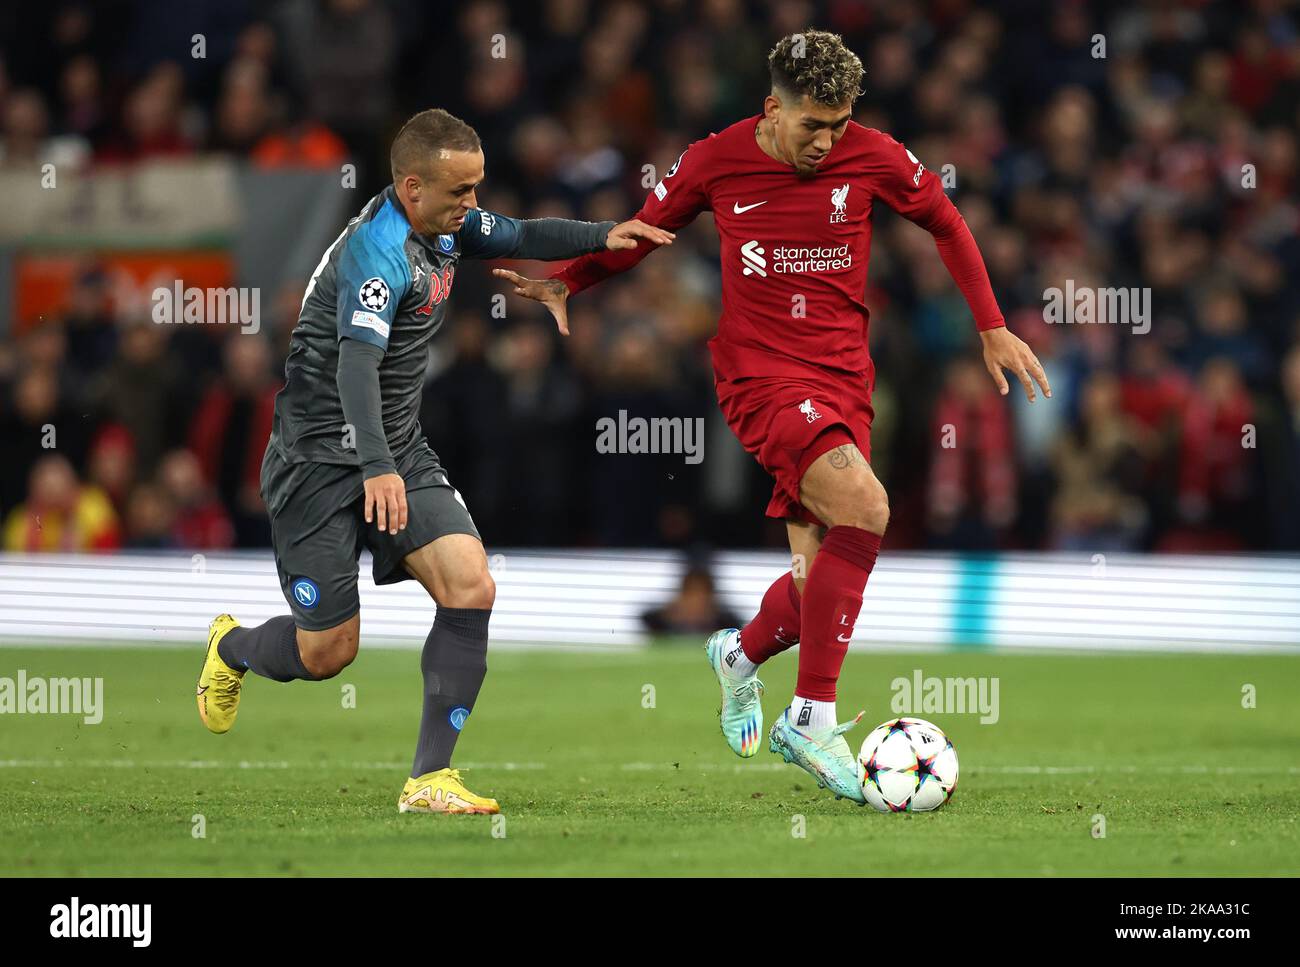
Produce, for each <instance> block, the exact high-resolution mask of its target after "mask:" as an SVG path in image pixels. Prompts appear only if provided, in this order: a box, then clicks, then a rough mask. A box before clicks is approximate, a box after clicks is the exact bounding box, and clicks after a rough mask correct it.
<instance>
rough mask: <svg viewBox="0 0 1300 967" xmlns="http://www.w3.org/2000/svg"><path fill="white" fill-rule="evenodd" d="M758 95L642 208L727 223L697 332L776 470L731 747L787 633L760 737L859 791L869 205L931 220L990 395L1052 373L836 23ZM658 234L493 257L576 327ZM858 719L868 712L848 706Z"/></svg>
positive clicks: (790, 44)
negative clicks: (851, 678) (551, 265)
mask: <svg viewBox="0 0 1300 967" xmlns="http://www.w3.org/2000/svg"><path fill="white" fill-rule="evenodd" d="M768 63H769V67H770V69H771V76H772V89H771V93H770V94H769V95H768V96H767V98H766V99H765V101H764V103H763V113H762V114H761V115H758V116H756V117H749V118H745V119H744V120H743V121H740V122H738V123H736V124H733V125H732V126H731V127H729V128H727V129H725V130H723V131H721V132H719V133H717V134H713V135H710V136H709V137H708V138H705V139H704V140H701V141H697V142H695V143H694V144H692V145H691V146H690V147H689V148H687V149H686V151H684V152H683V153H682V155H681V157H680V158H678V159H677V163H676V164H674V165H673V166H672V168H671V169H670V170H669V171H668V172H667V173H666V174H665V175H664V178H663V180H662V181H660V182H659V184H657V185H656V186H655V188H654V190H653V192H652V193H651V194H650V196H649V197H648V198H647V199H646V202H645V205H644V206H643V207H642V208H641V210H640V211H639V212H638V213H637V215H636V218H638V219H640V220H641V221H643V222H646V223H648V224H650V225H655V226H658V227H660V228H663V229H666V230H668V231H670V232H671V231H674V230H676V229H678V228H681V227H682V226H683V225H686V224H687V223H688V222H690V221H691V220H692V219H694V218H695V216H696V215H698V214H699V213H700V212H702V211H712V212H713V217H714V223H715V224H716V226H717V230H718V235H719V237H720V239H721V243H722V247H721V268H722V316H721V319H720V320H719V322H718V332H717V335H716V336H714V338H713V339H711V340H710V341H709V348H710V351H711V353H712V357H713V367H714V376H715V381H716V386H717V393H718V403H719V405H720V406H721V408H722V412H723V415H724V416H725V417H726V419H727V423H728V425H729V426H730V427H731V429H732V431H733V432H734V433H735V434H736V436H737V438H739V440H740V442H741V443H742V444H743V445H744V447H745V449H746V450H748V451H749V452H750V453H751V454H753V455H754V456H755V457H756V458H757V459H758V461H759V463H760V464H762V466H763V467H764V469H766V470H767V471H768V472H769V473H770V474H771V475H772V477H773V478H774V480H775V486H774V488H773V492H772V500H771V502H770V503H769V504H768V507H767V515H768V516H769V517H779V518H783V519H784V520H785V521H786V526H787V530H788V534H789V539H790V550H791V552H792V555H793V562H794V567H793V568H792V570H791V571H787V572H786V573H785V574H783V575H782V576H781V577H780V578H778V579H777V581H776V583H774V584H773V585H772V586H771V588H770V589H769V590H768V591H767V593H766V595H764V597H763V603H762V607H761V609H760V611H759V613H758V615H757V616H756V617H755V618H754V619H753V620H752V621H751V622H750V623H749V624H748V625H746V626H745V628H743V629H741V630H739V631H738V630H737V629H734V628H729V629H725V630H723V631H719V632H717V633H716V634H714V635H713V636H712V637H711V638H710V639H709V643H708V647H707V651H708V655H709V660H710V663H711V664H712V666H713V669H714V673H715V674H716V675H717V678H718V682H719V684H720V686H721V689H722V711H721V719H722V731H723V734H724V735H725V736H726V738H727V741H728V744H729V745H730V746H731V748H732V750H733V751H734V752H736V753H737V754H738V755H740V756H744V757H749V756H752V755H754V753H755V752H757V751H758V745H759V737H760V734H761V732H762V727H763V718H762V714H763V713H762V706H761V702H760V698H761V695H762V691H763V685H762V682H761V681H759V679H758V674H757V673H758V667H759V666H760V665H761V664H762V663H763V662H764V661H766V660H767V659H769V658H771V657H772V656H773V655H775V654H777V653H779V652H781V651H783V650H785V649H786V648H789V647H790V646H792V645H794V644H796V643H798V644H799V645H800V648H799V673H798V680H797V682H796V685H795V694H794V699H793V701H792V702H791V703H790V705H789V707H788V708H786V710H785V711H784V712H783V713H782V715H780V716H779V717H778V719H777V721H776V722H775V724H774V725H773V726H772V729H771V732H770V734H769V747H770V748H771V750H772V751H773V752H777V753H779V754H781V755H783V756H784V757H785V759H786V760H787V761H790V762H793V763H795V764H796V765H798V766H800V767H801V768H803V769H805V770H807V771H808V772H809V773H811V774H812V775H813V777H814V778H815V779H817V781H818V783H819V784H821V785H823V786H828V787H830V789H831V791H832V792H834V793H835V794H836V795H837V796H845V797H848V798H851V799H854V800H856V801H857V802H863V801H864V797H863V792H862V774H861V766H860V764H859V763H858V761H857V757H856V756H855V755H854V754H853V752H852V751H851V750H850V749H849V746H848V743H847V741H846V740H845V739H844V738H843V733H844V732H846V731H847V730H848V729H849V728H851V727H852V726H853V725H854V724H855V723H856V722H857V719H856V718H855V719H853V720H852V721H850V722H847V723H845V724H843V725H838V724H837V717H836V711H835V687H836V682H837V680H838V678H839V674H840V667H841V665H842V664H843V661H844V656H845V653H846V652H847V650H848V645H849V641H850V638H851V637H852V634H853V627H854V624H855V623H856V622H857V620H858V613H859V611H860V610H861V607H862V595H863V591H864V590H865V587H866V584H867V578H868V577H869V576H870V574H871V569H872V567H873V566H874V565H875V563H876V555H877V552H878V551H879V550H880V542H881V538H882V536H883V535H884V533H885V526H886V524H887V523H888V521H889V503H888V500H887V498H886V495H885V489H884V487H883V486H881V484H880V481H879V480H877V479H876V476H875V474H874V473H873V472H872V470H871V464H870V458H871V420H872V415H873V414H872V409H871V388H872V384H873V382H874V376H875V372H874V367H873V365H872V361H871V357H870V355H869V353H868V351H867V323H868V318H869V312H868V310H867V306H866V305H865V303H864V302H863V298H864V296H865V294H866V286H867V260H868V256H869V253H870V248H871V213H872V209H873V207H874V206H875V205H877V204H880V205H885V206H887V207H889V208H892V209H893V210H894V211H896V212H898V213H899V214H900V215H902V216H904V217H905V218H908V219H910V220H911V221H913V222H915V223H916V224H918V225H920V226H921V227H923V228H925V229H927V230H928V231H929V232H930V233H931V234H932V235H933V236H934V239H935V244H936V246H937V247H938V250H939V255H940V257H941V258H942V260H943V262H944V265H945V266H947V268H948V271H949V272H950V273H951V275H952V277H953V279H954V281H956V283H957V285H958V287H959V288H960V289H961V292H962V294H963V295H964V296H965V298H966V302H967V304H968V305H969V306H970V309H971V312H972V314H973V315H974V317H975V323H976V326H977V328H978V329H979V333H980V338H981V340H982V341H983V344H984V361H985V364H986V365H987V367H988V370H989V373H990V374H991V375H992V377H993V379H994V380H995V381H996V383H997V385H998V387H999V389H1000V390H1001V392H1002V393H1004V394H1005V393H1006V392H1007V390H1008V386H1007V382H1006V379H1005V377H1004V375H1003V372H1002V371H1003V368H1006V369H1009V370H1010V371H1011V372H1012V373H1013V374H1014V375H1015V376H1016V377H1018V378H1019V380H1020V382H1021V384H1022V385H1023V386H1024V390H1025V393H1026V394H1027V395H1028V397H1029V399H1030V400H1033V399H1034V397H1035V390H1034V381H1037V383H1038V384H1039V385H1040V386H1041V387H1042V390H1043V392H1044V393H1045V394H1046V395H1048V396H1050V395H1051V389H1050V388H1049V386H1048V383H1047V378H1046V376H1045V375H1044V373H1043V369H1042V367H1041V366H1040V365H1039V362H1038V360H1037V359H1036V358H1035V357H1034V354H1033V353H1032V352H1031V351H1030V350H1029V347H1028V346H1026V345H1025V344H1024V343H1023V342H1022V341H1021V340H1020V339H1018V338H1017V337H1016V336H1014V335H1012V334H1011V333H1010V332H1008V331H1007V329H1006V324H1005V322H1004V320H1003V318H1002V314H1001V312H1000V311H999V310H998V305H997V301H996V299H995V298H994V296H993V291H992V288H991V287H990V285H989V280H988V273H987V272H986V271H985V268H984V262H983V260H982V258H981V257H980V253H979V249H978V248H977V246H976V244H975V240H974V239H973V238H972V236H971V233H970V229H968V228H967V226H966V223H965V221H964V220H963V219H962V217H961V215H960V213H959V212H958V211H957V209H956V207H955V206H954V205H953V204H952V202H951V201H949V200H948V198H947V196H946V195H945V194H944V192H943V188H942V186H941V184H940V181H939V179H938V178H937V177H935V175H934V174H933V173H932V172H930V171H928V170H927V169H926V168H925V166H924V165H922V164H921V163H920V162H919V161H918V160H917V159H916V157H915V156H913V155H912V153H911V152H910V151H908V150H907V149H906V148H905V147H904V146H903V145H901V144H899V143H898V142H897V141H895V140H894V139H893V138H891V137H890V136H889V135H887V134H884V133H882V132H880V131H876V130H874V129H871V128H866V127H862V126H861V125H859V124H856V123H855V122H853V121H852V120H850V116H851V113H852V107H853V101H854V99H855V98H856V97H857V96H858V94H859V93H860V87H861V82H862V74H863V70H862V63H861V61H860V60H859V59H858V57H857V56H856V55H855V54H854V53H853V52H852V51H850V50H849V49H848V48H847V47H845V46H844V43H843V41H842V40H841V39H840V38H839V37H838V36H837V35H835V34H831V33H826V32H823V31H818V30H809V31H806V32H804V33H802V34H792V35H791V36H789V37H786V38H784V39H783V40H781V42H780V43H778V44H777V45H776V47H775V48H774V49H773V50H772V52H771V55H770V56H769V58H768ZM655 247H656V246H655V245H654V244H652V243H648V242H646V241H641V242H640V243H639V244H638V246H637V248H635V249H629V250H627V251H622V252H602V253H598V254H595V255H587V256H583V257H582V258H580V259H578V260H577V261H575V262H573V263H571V264H570V265H568V266H567V267H566V268H565V269H564V270H563V271H561V272H559V273H558V274H557V275H555V276H554V277H552V278H550V279H545V280H534V279H525V278H523V277H521V276H519V275H517V274H515V273H513V272H510V271H508V270H503V269H499V270H497V273H496V274H497V275H499V276H501V277H503V278H506V279H509V280H510V281H512V282H513V283H514V284H515V291H516V292H517V293H518V294H520V295H524V296H527V297H529V298H533V299H536V300H537V301H539V302H542V303H543V304H545V305H546V306H547V308H548V309H550V311H551V313H552V314H553V315H554V316H555V317H556V321H557V323H558V324H559V327H560V331H561V332H562V333H567V332H568V327H567V315H566V300H567V299H568V297H569V295H570V294H572V293H576V292H580V291H582V290H583V289H585V288H587V287H589V286H591V285H594V284H596V283H597V282H600V281H601V280H602V279H606V278H608V277H610V276H611V275H614V274H616V273H618V272H622V271H625V270H627V269H629V268H631V267H632V266H634V265H636V264H637V262H639V261H640V260H641V259H642V258H644V257H645V256H646V255H648V254H649V253H650V252H651V251H652V250H653V249H654V248H655ZM858 717H859V718H860V717H861V713H859V716H858Z"/></svg>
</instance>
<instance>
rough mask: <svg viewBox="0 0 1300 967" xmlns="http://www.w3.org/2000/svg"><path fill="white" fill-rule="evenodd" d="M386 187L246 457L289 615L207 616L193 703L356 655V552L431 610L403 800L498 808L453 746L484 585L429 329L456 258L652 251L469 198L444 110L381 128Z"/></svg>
mask: <svg viewBox="0 0 1300 967" xmlns="http://www.w3.org/2000/svg"><path fill="white" fill-rule="evenodd" d="M391 162H392V169H393V184H392V185H390V186H389V187H387V188H385V189H384V190H383V191H382V192H380V193H379V194H378V195H376V196H375V197H374V198H372V199H370V201H368V202H367V203H366V206H365V207H364V208H363V209H362V210H361V213H360V214H359V215H357V216H356V217H355V218H353V219H352V220H351V221H350V222H348V225H347V227H346V228H345V229H344V230H343V232H342V234H341V235H339V237H338V238H337V239H335V240H334V243H333V244H332V245H331V246H330V247H329V249H327V250H326V252H325V254H324V256H322V258H321V260H320V264H319V265H317V267H316V271H315V273H313V275H312V277H311V281H310V282H309V283H308V285H307V291H306V294H305V295H304V297H303V302H302V311H301V313H300V315H299V317H298V324H297V326H295V327H294V330H293V335H292V339H291V343H290V349H289V358H288V361H287V362H286V363H285V377H286V383H285V387H284V389H282V390H281V391H280V393H279V395H278V396H277V397H276V401H275V419H274V423H273V426H272V430H271V439H270V441H269V443H268V444H267V448H266V455H265V457H264V458H263V461H262V496H263V499H264V500H265V501H266V506H267V510H268V512H269V514H270V516H271V533H272V541H273V543H274V545H275V562H276V568H277V570H278V571H279V576H280V586H281V588H282V590H283V591H284V596H285V599H286V600H287V601H288V602H289V606H290V608H291V610H292V612H293V613H292V614H291V615H283V616H280V617H276V618H272V619H271V620H269V621H267V622H265V623H264V624H261V625H258V626H257V627H255V628H244V627H241V626H240V624H239V622H238V621H236V620H235V619H234V618H233V617H231V616H230V615H220V616H218V617H217V618H215V619H214V620H213V621H212V624H211V625H210V626H209V631H208V642H207V654H206V657H205V659H204V664H203V670H202V673H201V674H200V676H199V682H198V695H197V700H198V708H199V716H200V717H201V718H202V720H203V723H204V725H206V726H207V727H208V729H209V730H211V731H213V732H218V733H220V732H226V731H229V729H230V727H231V726H232V725H233V724H234V721H235V715H236V713H237V711H238V708H239V697H240V689H241V686H242V683H243V677H244V675H245V673H246V672H247V671H250V670H251V671H253V672H254V673H256V674H258V675H261V676H263V677H265V678H270V679H273V680H275V681H279V682H287V681H293V680H294V679H304V680H308V681H319V680H321V679H326V678H331V677H333V676H334V675H337V674H338V673H339V672H340V671H342V670H343V669H344V668H345V667H347V666H348V665H349V664H350V663H351V662H352V660H353V659H354V658H355V657H356V654H357V645H358V641H359V636H360V628H361V615H360V599H359V597H358V594H357V560H358V557H359V556H360V553H361V549H362V548H363V547H368V548H369V549H370V551H371V553H372V554H373V556H374V578H375V583H376V584H393V583H396V582H398V581H405V580H408V579H411V578H414V579H415V580H417V581H419V582H420V584H421V585H422V586H423V587H424V589H425V590H426V591H428V592H429V595H430V596H431V597H432V598H433V600H434V601H435V602H436V603H437V613H436V616H435V618H434V622H433V629H432V631H430V632H429V637H428V639H427V640H426V641H425V644H424V652H423V655H422V657H421V662H420V664H421V667H422V669H423V672H424V691H425V695H424V711H423V715H422V718H421V722H420V732H419V738H418V741H417V744H416V752H415V759H414V762H413V764H412V767H411V777H410V779H409V780H408V781H407V783H406V786H405V788H404V789H403V791H402V795H401V797H400V798H399V799H398V809H399V810H400V811H402V812H408V811H414V812H454V813H465V812H468V813H495V812H498V811H499V808H498V805H497V802H496V800H494V799H490V798H487V797H484V796H479V795H476V794H474V793H472V792H470V791H469V790H468V789H466V788H465V785H464V783H463V782H462V781H461V777H460V774H459V772H458V771H457V770H455V769H452V768H451V755H452V751H453V749H454V747H455V744H456V739H457V737H458V736H459V734H460V731H461V729H462V728H463V727H464V725H465V720H466V718H467V717H468V716H469V714H470V712H471V711H472V710H473V708H474V701H475V699H476V698H477V696H478V692H479V688H480V687H481V686H482V684H483V678H484V676H485V674H486V673H487V634H488V619H489V617H490V615H491V612H492V605H493V602H494V599H495V594H496V588H495V585H494V583H493V581H492V577H491V575H490V574H489V573H488V566H487V555H486V554H485V553H484V550H483V544H482V541H481V539H480V537H479V533H478V530H477V529H476V528H475V526H474V521H473V520H472V519H471V517H470V514H469V511H468V510H467V508H466V505H465V501H464V500H463V498H462V497H461V495H460V493H459V492H457V491H456V489H455V488H454V487H453V486H452V485H451V483H450V482H449V480H448V478H447V474H446V472H445V471H444V470H443V468H442V465H441V463H440V462H439V460H438V457H437V455H436V454H435V453H434V451H433V450H432V449H431V448H430V447H429V444H428V443H427V442H426V440H425V437H424V433H423V431H422V430H421V428H420V422H419V419H418V414H419V407H420V396H421V391H422V389H423V383H424V372H425V368H426V363H427V358H428V346H429V340H430V339H431V338H432V337H433V334H434V333H435V332H437V331H438V328H439V327H440V326H441V325H442V321H443V318H444V315H445V313H446V309H447V300H448V297H449V296H450V295H451V289H452V284H453V281H454V279H455V274H456V266H457V264H458V263H459V262H460V260H461V259H463V258H478V259H497V258H520V259H544V260H556V259H571V258H574V257H576V256H579V255H583V254H586V253H590V252H597V251H602V250H605V249H630V248H635V247H636V244H637V240H638V239H640V238H644V239H646V240H648V241H651V242H653V243H655V244H668V243H671V242H672V240H673V235H672V233H671V232H667V231H665V230H663V229H660V228H655V227H653V226H650V225H646V224H644V223H642V222H640V221H637V220H635V219H634V220H632V221H627V222H623V223H621V224H617V225H616V224H615V223H613V222H601V223H590V222H578V221H568V220H565V219H558V218H540V219H531V220H518V219H514V218H508V217H506V216H504V215H498V214H493V213H491V212H486V211H481V210H479V209H478V208H477V200H476V197H475V193H476V191H477V189H478V186H479V184H480V183H481V182H482V181H483V172H484V168H483V151H482V148H481V146H480V143H479V138H478V135H477V134H476V133H475V132H474V130H473V128H471V127H470V126H469V125H467V124H465V123H464V122H463V121H460V120H459V119H457V118H455V117H453V116H452V115H450V114H448V113H447V112H446V111H443V110H440V109H434V110H429V111H424V112H422V113H420V114H417V115H415V117H413V118H411V119H410V120H409V121H408V122H407V123H406V124H405V125H404V126H403V127H402V129H401V131H399V132H398V134H397V137H396V138H395V139H394V141H393V146H392V152H391Z"/></svg>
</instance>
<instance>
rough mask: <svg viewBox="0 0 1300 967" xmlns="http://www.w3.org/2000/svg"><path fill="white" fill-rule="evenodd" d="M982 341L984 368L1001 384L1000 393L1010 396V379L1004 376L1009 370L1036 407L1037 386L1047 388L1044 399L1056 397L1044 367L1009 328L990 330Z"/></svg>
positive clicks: (984, 334) (983, 335)
mask: <svg viewBox="0 0 1300 967" xmlns="http://www.w3.org/2000/svg"><path fill="white" fill-rule="evenodd" d="M980 339H981V340H982V341H983V343H984V366H985V368H986V369H988V371H989V375H990V376H992V377H993V382H995V383H997V384H998V392H999V393H1001V394H1002V395H1003V396H1006V395H1007V393H1008V391H1009V387H1008V386H1007V378H1006V377H1005V376H1003V375H1002V370H1003V369H1009V370H1011V372H1012V373H1014V374H1015V375H1016V378H1017V379H1019V380H1020V385H1021V386H1023V387H1024V388H1025V396H1027V397H1028V398H1029V402H1031V403H1032V402H1033V401H1034V399H1035V398H1036V397H1035V393H1034V383H1035V382H1037V383H1038V385H1039V386H1041V387H1042V388H1043V395H1044V396H1048V397H1050V396H1051V395H1052V387H1051V384H1049V383H1048V382H1047V374H1046V373H1044V372H1043V364H1042V363H1040V362H1039V361H1038V357H1037V356H1035V355H1034V354H1033V351H1032V350H1030V348H1029V347H1028V346H1027V345H1025V341H1024V340H1023V339H1021V338H1020V337H1019V336H1016V335H1014V334H1013V333H1012V332H1011V331H1010V330H1008V329H1007V328H1006V327H1005V326H1002V327H999V328H997V329H986V330H985V331H984V332H981V333H980Z"/></svg>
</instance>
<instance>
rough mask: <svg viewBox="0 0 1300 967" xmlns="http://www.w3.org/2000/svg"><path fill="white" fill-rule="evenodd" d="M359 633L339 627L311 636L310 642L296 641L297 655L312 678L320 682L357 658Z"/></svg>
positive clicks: (346, 627)
mask: <svg viewBox="0 0 1300 967" xmlns="http://www.w3.org/2000/svg"><path fill="white" fill-rule="evenodd" d="M359 643H360V631H359V629H358V628H356V627H355V626H353V625H351V624H348V625H341V626H339V627H338V628H332V629H330V631H328V632H325V633H323V634H317V635H312V637H311V641H309V642H304V641H303V640H302V637H301V636H300V637H299V639H298V653H299V654H300V655H301V656H302V663H303V665H304V667H306V669H307V671H309V672H311V675H312V677H313V678H315V679H316V680H317V681H321V680H323V679H326V678H333V677H334V676H335V675H337V674H338V673H339V672H341V671H343V669H345V668H347V667H348V666H349V665H351V664H352V662H353V660H354V659H355V658H356V657H357V647H358V645H359Z"/></svg>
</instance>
